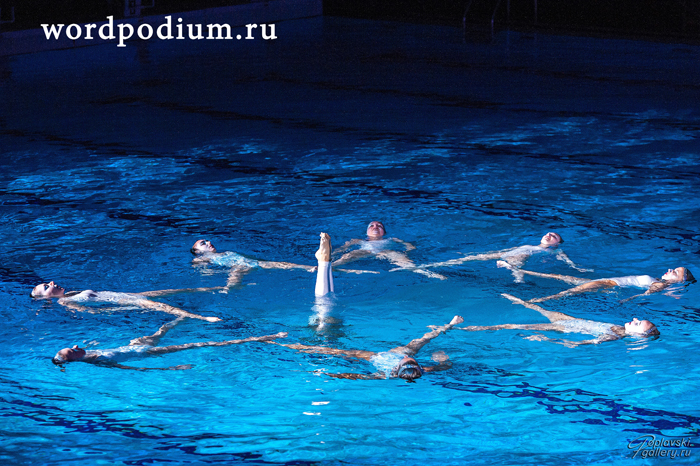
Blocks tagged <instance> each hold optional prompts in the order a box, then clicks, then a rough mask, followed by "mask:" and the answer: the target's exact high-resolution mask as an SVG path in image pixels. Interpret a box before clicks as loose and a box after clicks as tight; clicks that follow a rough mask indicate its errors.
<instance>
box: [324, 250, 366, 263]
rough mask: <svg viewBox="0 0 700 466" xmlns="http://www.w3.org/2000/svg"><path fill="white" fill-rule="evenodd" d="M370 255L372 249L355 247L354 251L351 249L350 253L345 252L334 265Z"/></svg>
mask: <svg viewBox="0 0 700 466" xmlns="http://www.w3.org/2000/svg"><path fill="white" fill-rule="evenodd" d="M370 255H372V251H365V250H364V249H355V250H354V251H350V252H348V253H345V254H343V255H342V257H341V258H340V259H338V260H336V261H335V262H333V266H339V265H343V264H347V263H349V262H354V261H356V260H360V259H362V258H364V257H367V256H370Z"/></svg>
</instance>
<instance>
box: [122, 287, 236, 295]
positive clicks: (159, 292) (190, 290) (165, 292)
mask: <svg viewBox="0 0 700 466" xmlns="http://www.w3.org/2000/svg"><path fill="white" fill-rule="evenodd" d="M225 288H226V287H224V286H213V287H210V288H181V289H178V290H154V291H143V292H141V293H133V294H135V295H138V296H147V297H154V296H169V295H172V294H178V293H199V292H205V291H220V290H223V289H225Z"/></svg>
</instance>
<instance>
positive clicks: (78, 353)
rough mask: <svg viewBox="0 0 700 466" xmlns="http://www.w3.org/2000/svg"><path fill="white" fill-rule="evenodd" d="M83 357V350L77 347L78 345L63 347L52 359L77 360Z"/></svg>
mask: <svg viewBox="0 0 700 466" xmlns="http://www.w3.org/2000/svg"><path fill="white" fill-rule="evenodd" d="M84 357H85V350H84V349H82V348H78V345H75V346H73V347H72V348H63V349H62V350H61V351H59V352H58V353H56V356H55V357H54V359H57V360H62V361H65V362H73V361H79V360H81V359H83V358H84Z"/></svg>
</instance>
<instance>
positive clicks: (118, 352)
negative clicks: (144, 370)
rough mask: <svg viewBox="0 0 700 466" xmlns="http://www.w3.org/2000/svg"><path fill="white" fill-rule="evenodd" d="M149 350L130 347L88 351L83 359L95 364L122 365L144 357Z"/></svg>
mask: <svg viewBox="0 0 700 466" xmlns="http://www.w3.org/2000/svg"><path fill="white" fill-rule="evenodd" d="M149 348H151V347H150V346H143V345H131V346H122V347H119V348H112V349H105V350H90V351H88V352H87V353H86V355H85V359H90V360H91V361H92V362H97V363H100V362H103V363H122V362H126V361H133V360H135V359H142V358H144V357H146V356H147V355H148V349H149Z"/></svg>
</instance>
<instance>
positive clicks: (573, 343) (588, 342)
mask: <svg viewBox="0 0 700 466" xmlns="http://www.w3.org/2000/svg"><path fill="white" fill-rule="evenodd" d="M525 339H526V340H530V341H550V342H552V343H556V344H558V345H563V346H566V347H567V348H576V347H577V346H583V345H598V344H600V343H605V342H606V341H615V340H619V339H620V337H619V336H617V335H601V336H599V337H598V338H594V339H592V340H580V341H572V340H565V339H557V338H549V337H546V336H544V335H532V336H529V337H525Z"/></svg>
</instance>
